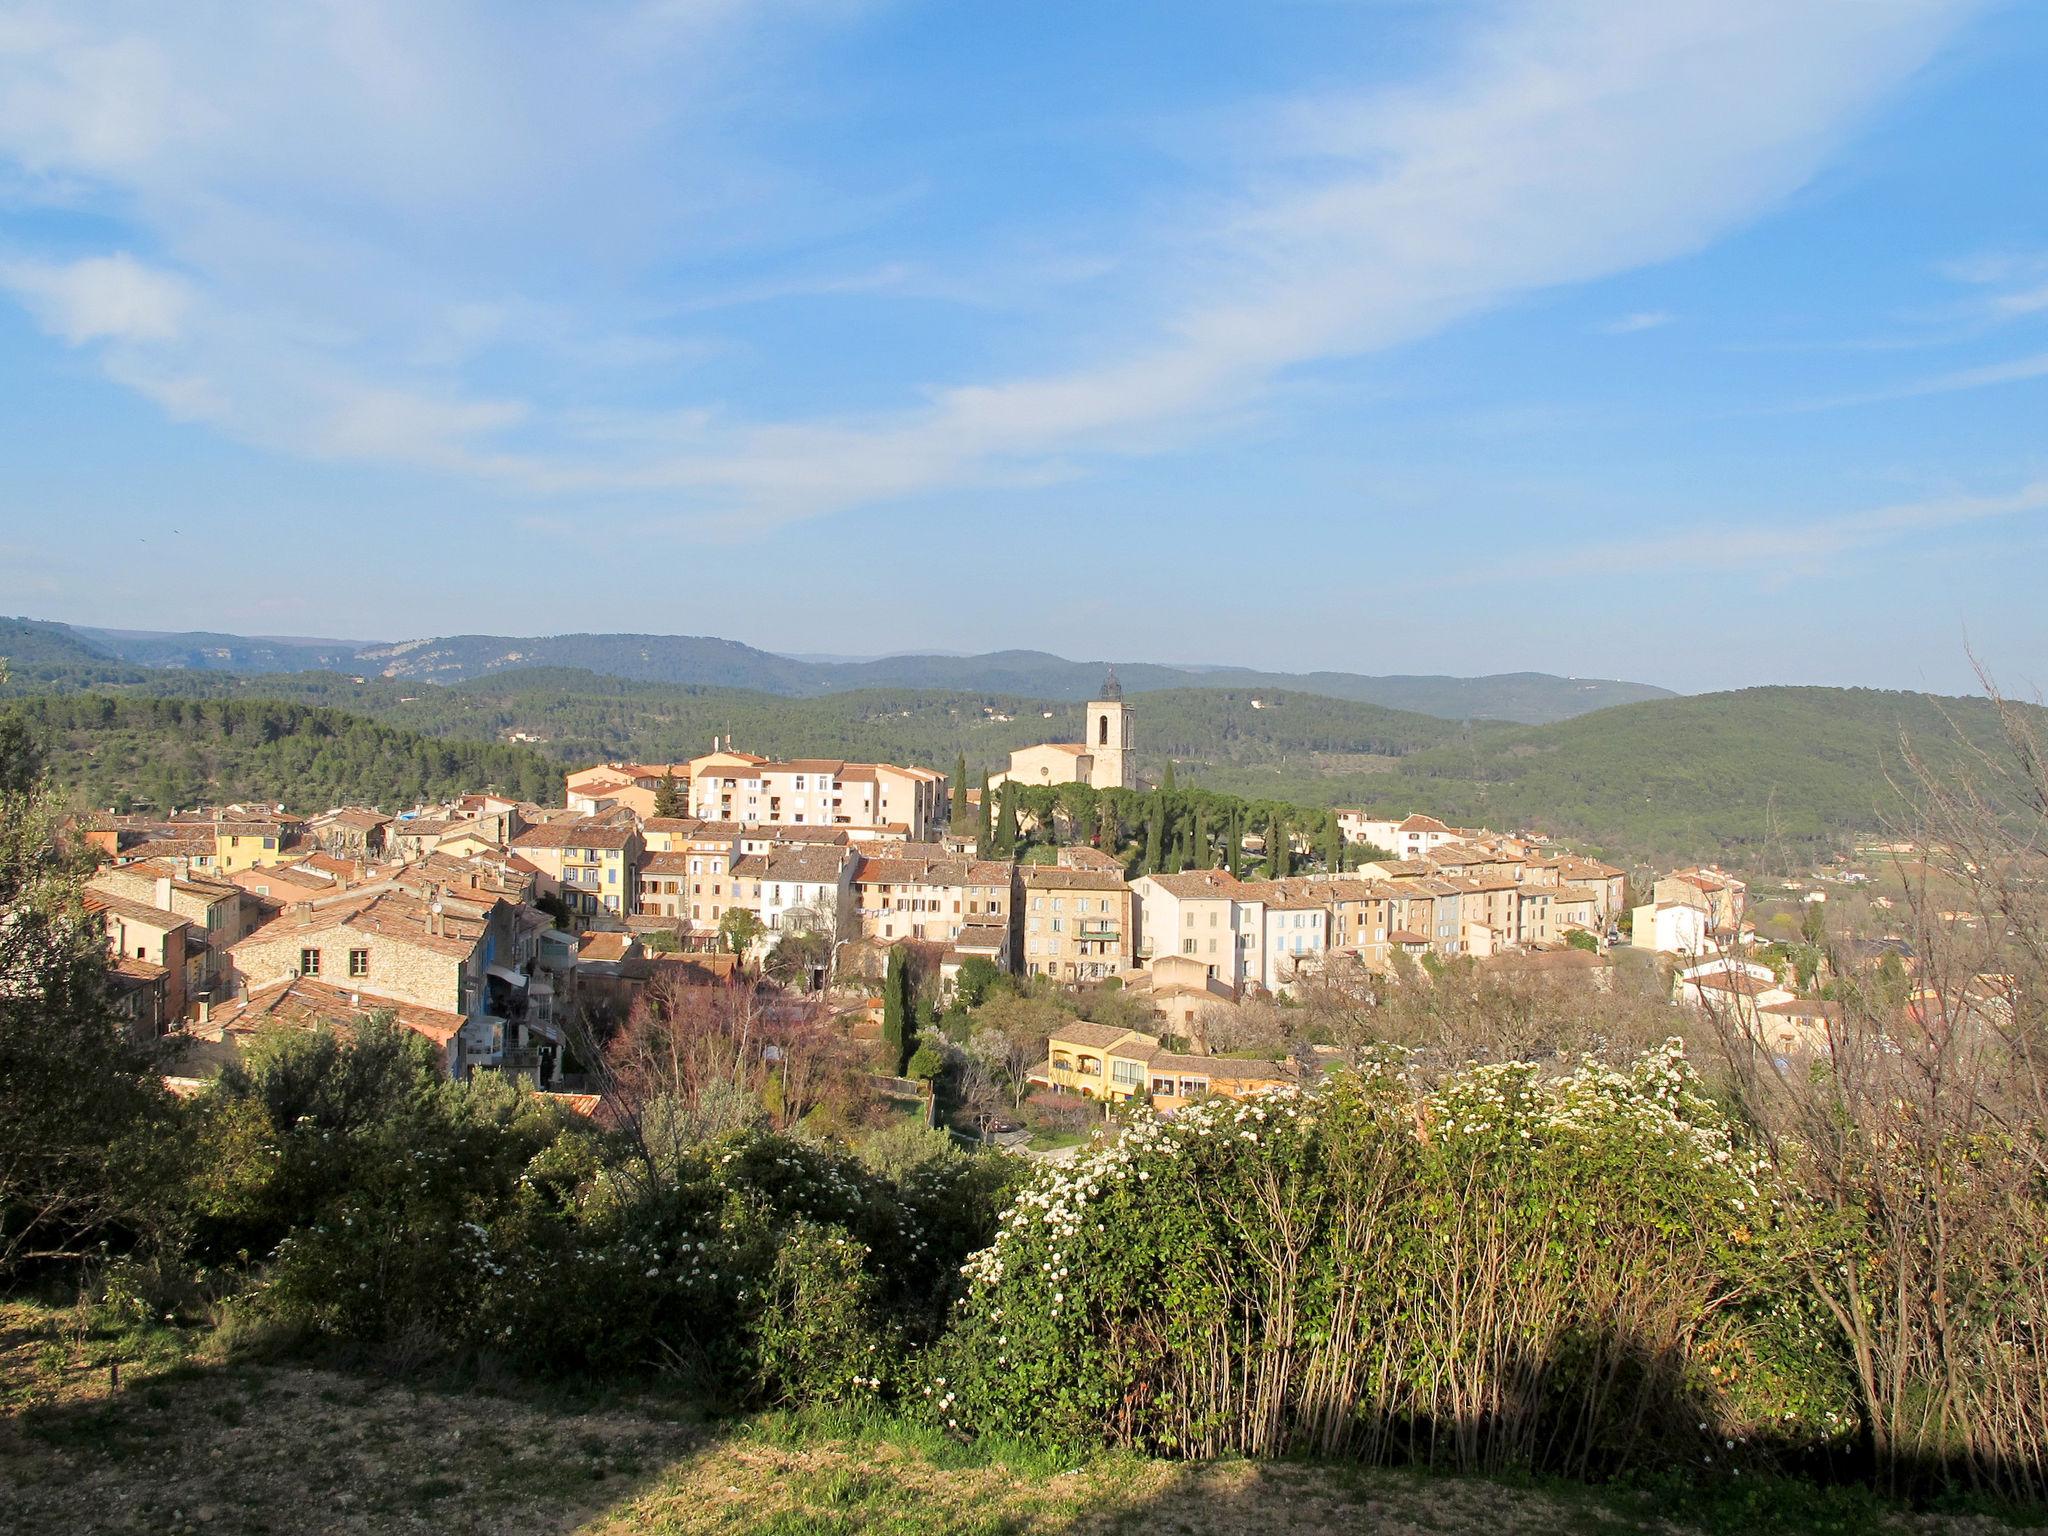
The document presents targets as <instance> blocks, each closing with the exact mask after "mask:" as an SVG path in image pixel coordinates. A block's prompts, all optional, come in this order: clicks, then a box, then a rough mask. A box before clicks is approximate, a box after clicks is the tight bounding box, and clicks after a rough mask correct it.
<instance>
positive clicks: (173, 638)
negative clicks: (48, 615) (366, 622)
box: [74, 629, 363, 672]
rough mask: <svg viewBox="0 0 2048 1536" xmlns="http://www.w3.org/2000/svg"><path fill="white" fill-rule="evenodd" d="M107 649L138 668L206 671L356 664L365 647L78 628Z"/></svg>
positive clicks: (337, 642) (304, 668) (271, 638)
mask: <svg viewBox="0 0 2048 1536" xmlns="http://www.w3.org/2000/svg"><path fill="white" fill-rule="evenodd" d="M74 633H76V634H78V635H80V636H82V637H84V638H85V639H86V640H87V641H88V642H90V643H91V644H93V645H95V646H97V647H99V649H100V651H101V652H102V654H104V655H107V656H112V657H114V658H116V659H118V660H121V661H126V662H130V663H133V664H134V665H135V666H138V667H176V668H183V669H189V670H193V671H205V672H313V671H327V670H337V669H341V668H352V667H353V666H354V665H355V664H356V656H357V654H358V653H359V652H361V651H362V649H363V646H362V643H361V642H360V641H355V640H300V639H286V638H278V637H275V636H264V635H219V634H210V633H206V632H204V631H193V632H188V633H183V634H160V633H158V632H156V631H153V630H139V629H78V630H75V631H74Z"/></svg>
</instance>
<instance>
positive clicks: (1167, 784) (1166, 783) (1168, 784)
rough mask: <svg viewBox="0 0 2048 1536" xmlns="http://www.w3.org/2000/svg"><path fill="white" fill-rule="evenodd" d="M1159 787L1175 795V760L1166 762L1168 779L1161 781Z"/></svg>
mask: <svg viewBox="0 0 2048 1536" xmlns="http://www.w3.org/2000/svg"><path fill="white" fill-rule="evenodd" d="M1159 787H1160V789H1161V790H1162V791H1164V792H1165V793H1167V794H1169V795H1170V794H1172V793H1173V759H1172V758H1170V757H1169V758H1168V759H1167V760H1166V777H1165V778H1163V779H1161V780H1160V781H1159Z"/></svg>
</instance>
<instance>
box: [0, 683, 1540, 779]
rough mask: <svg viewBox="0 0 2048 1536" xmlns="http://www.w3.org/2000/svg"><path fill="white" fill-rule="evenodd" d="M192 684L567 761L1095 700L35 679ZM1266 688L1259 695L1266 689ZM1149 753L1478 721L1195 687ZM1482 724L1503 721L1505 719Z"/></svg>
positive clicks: (1311, 749)
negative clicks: (527, 740) (518, 742)
mask: <svg viewBox="0 0 2048 1536" xmlns="http://www.w3.org/2000/svg"><path fill="white" fill-rule="evenodd" d="M110 685H111V686H113V687H115V688H116V689H117V691H142V692H147V693H148V694H151V695H157V696H171V697H184V698H237V699H245V700H253V699H263V698H269V699H288V700H294V701H297V702H300V703H304V704H315V705H322V706H327V707H332V708H336V709H345V710H348V711H349V712H351V713H353V714H358V715H366V716H370V717H373V718H375V719H378V720H382V721H384V722H386V723H387V724H390V725H394V726H398V727H402V728H403V729H406V730H411V731H419V732H421V733H423V734H426V735H430V736H446V737H461V738H466V739H470V740H477V741H490V740H500V741H503V740H510V739H511V738H512V736H513V734H514V733H515V732H517V733H524V735H525V736H528V737H535V738H539V739H540V742H541V744H543V745H544V749H545V750H546V751H547V752H548V753H549V754H550V755H552V756H554V757H557V758H560V759H562V760H564V761H566V762H590V761H595V760H597V759H599V758H637V759H641V760H644V761H655V760H662V761H667V760H670V759H678V758H689V757H694V756H696V755H697V754H698V753H701V752H704V751H706V750H708V749H709V747H710V745H711V739H712V737H713V736H714V735H719V736H722V735H726V734H728V733H729V734H730V735H731V736H732V737H733V739H734V741H735V743H736V744H738V745H740V746H743V747H746V748H748V749H750V750H753V751H757V752H764V753H769V754H780V755H787V756H797V755H809V756H821V755H823V756H837V757H844V758H851V759H857V760H881V761H885V762H909V763H926V764H937V765H940V766H944V767H946V768H948V769H950V768H951V766H952V764H953V761H954V759H955V757H956V755H958V754H961V753H964V754H965V755H966V757H967V761H968V767H969V770H970V772H975V773H979V772H980V771H981V770H983V769H991V770H993V769H998V768H1002V767H1004V766H1006V765H1007V763H1008V761H1009V753H1010V751H1011V749H1012V748H1015V747H1021V746H1029V745H1032V744H1034V743H1037V742H1042V741H1077V740H1079V739H1080V735H1081V726H1082V719H1081V708H1080V706H1078V705H1075V704H1069V703H1065V702H1062V701H1059V700H1051V699H1039V698H1020V697H1016V696H1014V695H1007V694H983V693H960V692H937V691H930V690H919V689H907V688H897V689H866V690H863V691H861V692H858V693H844V694H830V695H827V696H825V697H822V698H810V699H791V698H782V697H778V696H776V695H774V694H767V693H757V692H750V691H747V690H743V689H733V688H693V687H677V686H673V685H669V684H660V683H629V682H623V681H621V680H620V679H618V678H610V677H597V676H594V675H592V674H590V673H588V672H576V671H570V670H567V669H552V668H551V669H537V670H533V671H518V672H505V673H500V674H497V675H496V676H493V677H487V678H482V679H479V680H478V681H476V682H471V683H461V684H457V685H454V686H452V687H445V688H444V687H430V686H423V685H421V684H418V683H411V684H406V683H394V682H389V681H385V680H382V679H365V680H364V681H362V682H360V683H359V682H356V681H355V680H354V678H352V677H344V676H340V675H337V674H335V673H293V674H286V675H280V676H268V677H234V676H229V675H225V674H221V673H212V672H185V673H180V672H163V673H149V674H146V675H137V674H126V675H124V674H121V673H119V672H118V670H112V671H110V670H109V669H107V668H103V667H91V668H82V669H79V670H78V671H77V672H76V673H75V674H73V675H71V676H70V677H68V678H67V677H66V676H65V675H64V674H63V673H62V672H61V671H59V670H57V669H44V671H43V672H42V673H41V674H40V675H39V676H36V677H34V678H29V677H25V678H24V680H23V683H22V685H21V686H20V687H19V688H18V689H17V691H19V692H24V693H26V692H37V691H45V690H48V689H51V688H56V687H65V686H76V687H93V688H98V687H105V686H110ZM1254 700H1256V701H1257V702H1256V705H1255V704H1254ZM1133 707H1134V709H1135V710H1136V711H1137V715H1138V720H1139V742H1140V749H1141V750H1140V753H1139V761H1140V763H1141V765H1142V766H1143V768H1144V769H1145V771H1146V772H1147V773H1148V774H1152V775H1156V774H1158V773H1160V772H1162V771H1163V770H1164V769H1165V766H1166V763H1167V761H1168V760H1169V759H1170V758H1183V757H1184V758H1200V759H1202V760H1204V761H1207V762H1215V763H1229V764H1279V765H1286V766H1294V765H1308V764H1319V765H1322V766H1326V767H1332V768H1338V769H1348V768H1356V767H1359V766H1363V765H1367V764H1370V763H1376V762H1381V761H1391V760H1392V759H1394V758H1397V757H1400V756H1403V755H1405V754H1407V753H1410V752H1415V751H1420V750H1422V749H1423V748H1425V747H1432V746H1437V745H1440V744H1443V743H1447V742H1451V741H1455V740H1460V739H1462V738H1463V737H1464V735H1465V734H1467V728H1466V727H1462V726H1458V725H1454V724H1452V723H1451V722H1449V721H1445V720H1439V719H1436V718H1434V717H1432V716H1429V715H1419V714H1409V713H1405V712H1402V711H1399V710H1389V709H1381V708H1378V707H1377V706H1375V705H1371V704H1357V703H1351V702H1347V701H1345V700H1342V699H1329V698H1321V697H1318V696H1316V695H1314V694H1292V693H1281V692H1273V691H1268V692H1261V693H1251V692H1246V691H1242V690H1233V689H1211V688H1190V689H1184V690H1175V691H1171V692H1163V693H1148V694H1145V695H1143V696H1142V698H1140V699H1137V700H1134V701H1133ZM1479 729H1481V730H1502V729H1506V727H1504V726H1500V725H1491V726H1486V727H1480V728H1479Z"/></svg>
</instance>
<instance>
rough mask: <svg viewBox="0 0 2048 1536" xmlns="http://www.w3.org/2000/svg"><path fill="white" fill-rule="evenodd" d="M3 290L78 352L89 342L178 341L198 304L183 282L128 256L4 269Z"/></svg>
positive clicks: (14, 264) (0, 269)
mask: <svg viewBox="0 0 2048 1536" xmlns="http://www.w3.org/2000/svg"><path fill="white" fill-rule="evenodd" d="M0 287H5V288H8V289H11V290H13V292H14V293H15V294H16V295H17V296H18V297H19V298H20V299H21V300H22V301H23V302H24V303H26V304H27V305H28V307H29V309H30V311H31V312H32V313H33V314H34V315H35V317H36V319H37V320H38V321H39V322H40V323H41V324H42V326H43V328H44V329H45V330H47V331H49V332H50V333H51V334H52V335H55V336H60V337H62V338H63V339H64V340H65V341H67V342H69V343H70V344H71V345H72V346H74V347H75V346H80V345H83V344H84V343H86V342H89V341H115V342H134V343H145V344H146V343H155V342H171V341H176V340H177V339H178V336H179V333H180V331H181V330H182V329H183V325H184V319H185V314H186V311H187V310H189V309H190V308H191V303H192V294H191V291H190V289H189V288H188V287H187V286H186V284H185V283H184V282H183V280H182V279H180V278H178V277H176V276H174V275H173V274H171V273H169V272H163V271H159V270H156V269H154V268H151V267H147V266H144V265H143V264H142V263H141V262H139V261H137V260H136V259H135V258H134V257H133V256H130V255H128V254H127V253H126V252H121V253H119V254H116V255H113V256H90V257H87V258H85V259H84V260H82V261H73V262H61V263H60V262H39V261H17V262H9V263H7V264H5V265H0Z"/></svg>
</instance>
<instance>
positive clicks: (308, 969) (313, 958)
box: [299, 949, 320, 976]
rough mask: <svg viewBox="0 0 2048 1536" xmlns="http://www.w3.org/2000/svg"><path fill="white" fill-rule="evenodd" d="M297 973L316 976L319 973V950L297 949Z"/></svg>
mask: <svg viewBox="0 0 2048 1536" xmlns="http://www.w3.org/2000/svg"><path fill="white" fill-rule="evenodd" d="M299 974H300V975H301V976H318V975H319V974H320V951H319V950H317V949H302V950H300V951H299Z"/></svg>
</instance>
